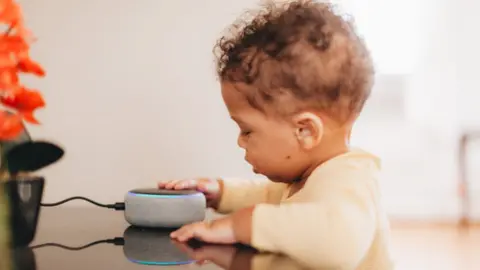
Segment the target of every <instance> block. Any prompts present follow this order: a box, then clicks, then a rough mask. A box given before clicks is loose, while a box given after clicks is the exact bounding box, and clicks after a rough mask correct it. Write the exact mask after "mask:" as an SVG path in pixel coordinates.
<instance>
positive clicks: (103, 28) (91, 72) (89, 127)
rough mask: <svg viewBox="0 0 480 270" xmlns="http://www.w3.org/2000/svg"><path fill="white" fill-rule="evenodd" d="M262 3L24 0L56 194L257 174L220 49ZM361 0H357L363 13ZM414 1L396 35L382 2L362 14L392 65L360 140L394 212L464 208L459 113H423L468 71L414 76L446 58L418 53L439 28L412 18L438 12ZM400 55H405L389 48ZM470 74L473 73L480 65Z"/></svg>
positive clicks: (39, 131) (444, 212) (412, 214)
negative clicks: (246, 152) (451, 118)
mask: <svg viewBox="0 0 480 270" xmlns="http://www.w3.org/2000/svg"><path fill="white" fill-rule="evenodd" d="M392 1H393V0H391V1H390V4H391V3H394V2H392ZM350 2H352V1H350ZM374 2H375V1H373V0H371V3H374ZM464 2H466V0H465V1H464ZM254 3H257V1H254V0H248V1H225V0H204V1H194V0H190V1H158V0H141V1H119V0H102V1H93V0H89V1H79V0H75V1H74V0H70V1H58V0H43V1H23V6H24V9H25V14H26V18H27V21H28V23H29V25H30V26H31V28H32V30H33V31H34V33H35V34H36V36H37V37H38V42H37V43H36V44H35V45H34V47H33V55H34V56H35V57H36V58H37V59H38V60H39V61H40V62H41V63H43V64H44V65H45V67H46V68H47V71H48V77H47V78H45V79H43V80H37V79H32V80H29V82H31V83H32V84H33V85H34V86H35V87H38V88H39V89H40V90H42V91H43V92H44V93H45V96H46V100H47V102H48V107H47V108H46V109H45V110H43V111H42V112H41V113H39V118H40V119H41V120H42V121H43V125H42V126H39V127H36V126H32V127H31V131H32V133H33V135H34V136H35V137H37V138H46V139H52V140H54V141H57V142H58V143H60V144H61V145H64V146H65V148H66V150H67V153H66V156H65V158H64V159H63V160H62V161H61V162H60V163H58V164H57V165H55V166H53V167H51V168H48V169H46V170H45V171H44V172H43V173H44V174H45V175H46V176H47V178H48V185H47V189H46V194H45V201H56V200H60V199H63V198H65V197H67V196H73V195H84V196H89V197H91V198H94V199H97V200H100V201H103V202H112V201H118V200H121V199H122V197H123V195H124V193H125V192H126V191H127V190H129V189H131V188H136V187H142V186H152V185H154V184H155V182H156V181H157V180H159V179H165V178H178V177H190V176H203V175H208V176H217V175H229V176H230V175H233V176H244V177H257V176H254V175H253V174H252V173H251V172H250V168H249V166H248V165H247V164H245V162H244V161H243V153H242V152H241V150H240V149H238V148H237V146H236V133H237V128H236V127H235V125H234V124H233V123H232V122H231V121H230V120H229V117H228V115H227V113H226V110H225V108H224V105H223V103H222V100H221V97H220V93H219V87H218V84H217V82H216V81H215V77H214V70H213V65H212V63H213V62H212V54H211V50H212V45H213V44H214V42H215V40H216V38H217V37H218V36H219V35H220V32H221V31H222V30H223V28H224V27H225V26H226V25H227V24H228V23H230V22H231V21H232V20H233V19H234V18H235V17H236V16H237V15H238V14H240V13H241V12H242V11H243V10H244V9H245V8H247V7H250V6H252V4H254ZM352 3H354V2H352ZM375 3H376V5H377V7H382V6H383V8H387V7H390V9H388V10H390V13H388V14H390V15H394V14H396V12H395V11H399V10H403V11H404V12H407V11H409V9H408V8H405V7H407V5H410V4H411V3H410V4H409V2H408V1H407V2H404V5H403V6H402V5H400V6H399V5H393V6H394V7H395V6H396V7H397V8H396V9H392V8H391V7H392V5H390V6H389V5H386V4H385V2H378V1H376V2H375ZM382 3H383V4H382ZM397 3H398V2H397ZM422 3H423V5H419V7H420V6H426V4H425V3H426V2H425V1H422ZM440 6H441V5H440ZM350 7H353V9H355V5H351V6H350ZM362 7H364V6H357V7H356V8H357V11H358V12H360V11H361V9H360V8H362ZM400 7H403V9H399V8H400ZM416 11H417V13H415V14H416V15H415V16H413V15H411V16H413V17H415V18H424V20H425V22H424V24H415V23H413V22H412V20H411V21H410V22H411V23H410V24H409V25H408V26H404V27H403V28H402V25H401V24H398V20H393V19H391V20H389V22H388V24H390V25H391V26H392V27H391V28H386V29H390V32H389V33H390V34H389V35H388V37H389V38H383V36H382V34H381V32H380V34H378V35H377V36H375V35H374V34H372V33H376V32H375V31H380V30H379V28H378V27H377V26H378V23H375V22H368V21H365V18H368V16H372V17H375V18H380V19H381V18H385V16H384V17H382V16H380V15H381V14H384V15H385V14H386V13H385V12H383V13H382V12H381V11H378V10H375V9H370V10H367V11H365V10H364V11H363V13H362V14H363V15H362V16H363V17H362V18H363V19H362V20H363V25H364V28H363V29H365V31H364V32H365V35H366V36H367V38H370V43H372V44H373V45H372V47H374V48H377V50H382V51H381V52H379V53H377V54H376V55H377V63H379V65H380V66H381V67H382V69H381V70H380V74H379V83H378V84H377V86H376V91H375V94H374V96H373V98H372V100H371V102H370V103H369V107H368V109H367V111H366V112H365V115H364V116H363V117H362V119H361V121H360V122H359V123H358V125H357V128H356V130H355V133H354V136H355V137H354V140H353V141H354V142H357V143H358V144H360V145H361V146H364V147H366V148H367V149H371V150H372V151H374V152H375V153H378V154H379V155H380V156H381V157H382V158H383V159H384V168H385V177H384V180H383V186H384V190H385V195H384V197H385V201H386V205H387V208H388V210H389V212H390V213H391V214H392V215H393V216H397V217H405V218H454V217H455V216H456V215H457V213H458V207H457V198H456V190H455V180H456V167H455V165H454V158H455V156H454V151H455V148H454V147H455V137H454V136H455V134H454V132H453V133H452V132H446V131H448V129H449V126H448V125H447V127H445V126H442V125H440V127H439V126H436V125H433V126H431V125H428V123H430V122H431V120H432V117H433V116H435V114H432V113H425V112H424V109H423V108H424V107H423V106H422V104H424V102H423V101H424V100H426V99H429V98H431V92H428V91H423V90H426V89H431V88H432V86H434V88H438V87H439V86H440V87H441V88H442V86H443V88H442V89H443V91H442V92H441V93H442V96H443V97H445V95H446V94H449V93H452V92H453V90H451V89H450V86H449V85H451V84H452V81H453V82H458V81H455V80H456V79H457V78H454V77H448V78H447V79H448V80H447V81H446V82H444V81H442V80H438V79H442V78H441V77H440V78H439V77H438V76H436V74H435V73H434V72H432V73H422V72H420V71H418V70H416V71H415V72H414V74H405V73H408V70H411V68H412V67H414V66H415V67H416V66H417V64H418V66H422V67H426V68H427V69H430V68H431V67H433V66H438V63H437V62H435V61H434V60H435V59H437V57H438V55H441V54H442V53H444V51H442V50H438V51H436V54H433V55H427V54H424V52H423V51H421V49H422V48H423V47H422V46H424V45H425V44H429V43H428V42H429V41H430V38H427V37H425V39H422V38H420V37H424V35H422V33H421V32H412V31H411V30H412V29H417V28H418V29H424V28H425V29H429V28H428V27H429V26H431V25H433V24H429V23H428V21H430V22H433V20H434V18H435V16H433V15H432V16H426V15H425V14H422V12H420V11H419V10H418V9H417V10H416ZM397 13H398V12H397ZM359 14H360V13H359ZM375 14H376V16H373V15H375ZM367 15H368V16H367ZM418 15H422V16H418ZM390 18H391V17H390ZM426 18H428V20H427V19H426ZM394 23H397V24H395V25H393V24H394ZM386 24H387V23H386ZM405 27H406V28H405ZM375 29H377V30H375ZM398 31H403V32H402V33H401V34H399V33H398ZM425 31H426V30H425ZM440 32H441V31H440ZM395 33H397V34H395ZM406 33H411V36H405V35H406ZM435 33H438V32H435ZM448 33H450V32H448ZM465 33H468V31H466V32H465ZM385 34H388V33H385ZM380 37H382V38H380ZM415 37H416V38H418V40H416V39H415ZM433 39H434V38H433ZM384 40H388V41H390V42H385V43H382V41H384ZM392 40H397V41H400V42H401V41H405V42H410V43H409V44H410V46H409V47H408V46H407V47H408V48H409V49H408V52H409V53H405V51H403V53H404V55H403V56H402V55H399V54H398V53H397V52H398V50H397V49H398V48H396V47H394V46H393V45H394V43H395V42H392ZM397 43H398V42H397ZM392 44H393V45H392ZM437 45H438V44H436V43H434V44H433V45H432V46H437ZM392 46H393V47H392ZM389 49H390V50H392V52H390V51H389ZM421 53H422V54H421ZM412 54H414V55H420V56H422V58H419V57H411V55H412ZM379 55H380V56H379ZM382 55H383V58H381V57H382ZM391 55H395V56H396V57H390V58H388V57H387V56H391ZM408 56H410V58H409V57H408ZM423 56H425V58H423ZM379 57H380V60H378V59H379ZM385 57H387V58H385ZM385 59H388V60H385ZM432 59H433V60H432ZM401 60H403V61H401ZM417 60H418V61H419V63H417V62H416V61H417ZM462 60H463V61H468V60H466V58H462ZM449 61H451V60H450V59H448V58H443V62H440V65H445V66H446V67H447V68H448V67H449ZM395 62H398V64H394V63H395ZM400 62H401V63H400ZM472 65H473V64H472ZM442 71H443V73H441V74H442V76H443V75H445V74H448V69H443V70H442ZM392 74H393V75H392ZM469 74H471V80H470V81H472V82H474V81H475V77H474V75H475V74H474V73H469ZM424 76H425V77H424ZM422 78H423V79H422ZM432 82H436V84H433V83H432ZM448 83H450V84H448ZM467 86H468V85H467ZM463 88H464V89H470V88H473V89H474V88H475V87H463ZM412 89H415V90H412ZM472 92H474V90H471V91H470V92H469V91H467V90H464V92H462V93H463V94H462V96H461V97H460V98H459V100H468V101H469V102H470V101H471V100H472V99H470V98H469V94H470V93H472ZM443 100H444V101H445V100H447V101H448V99H443ZM436 102H437V101H432V102H430V103H433V104H437V103H436ZM439 102H440V101H439ZM439 104H445V103H439ZM470 104H472V103H471V102H470ZM473 104H474V103H473ZM442 106H443V105H442ZM460 107H462V106H460ZM435 108H437V109H438V108H439V106H437V107H435ZM469 108H470V109H471V108H472V107H471V106H470V107H469ZM440 109H442V107H440ZM435 110H436V109H435ZM435 110H430V112H432V111H435ZM465 114H466V115H469V114H470V113H468V114H467V113H465ZM447 115H449V114H447ZM422 116H424V117H422ZM471 119H472V121H475V119H477V118H475V117H473V118H471ZM438 135H441V136H438ZM479 208H480V207H479Z"/></svg>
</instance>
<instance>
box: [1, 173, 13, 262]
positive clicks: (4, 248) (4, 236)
mask: <svg viewBox="0 0 480 270" xmlns="http://www.w3.org/2000/svg"><path fill="white" fill-rule="evenodd" d="M4 187H5V186H4V185H3V184H2V182H0V269H12V268H11V255H10V247H9V246H10V234H9V231H10V228H9V226H10V222H8V219H9V212H8V209H9V207H8V198H7V196H6V192H5V191H4Z"/></svg>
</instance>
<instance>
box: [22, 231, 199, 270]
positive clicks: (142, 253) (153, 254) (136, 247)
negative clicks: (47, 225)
mask: <svg viewBox="0 0 480 270" xmlns="http://www.w3.org/2000/svg"><path fill="white" fill-rule="evenodd" d="M171 232H172V230H168V229H146V228H139V227H133V226H130V227H128V228H127V229H125V231H124V232H123V238H121V237H117V238H112V239H104V240H97V241H94V242H91V243H88V244H86V245H83V246H80V247H68V246H64V245H62V244H58V243H45V244H41V245H36V246H32V247H31V249H37V248H42V247H58V248H63V249H67V250H71V251H81V250H83V249H86V248H89V247H92V246H94V245H99V244H114V245H116V246H122V245H123V254H124V255H125V257H126V258H127V259H128V260H129V261H131V262H133V263H137V264H142V265H181V264H189V263H192V262H195V261H194V260H192V259H191V258H190V257H189V256H188V255H187V254H186V253H185V252H184V251H182V250H180V249H179V248H178V247H177V246H176V245H175V244H174V243H173V242H172V239H171V238H170V233H171ZM190 246H191V247H192V248H198V247H199V246H200V242H196V241H191V242H190ZM29 250H30V249H29ZM30 251H31V250H30ZM32 254H33V253H32ZM33 265H35V262H33ZM23 269H24V268H19V269H18V270H23ZM25 269H35V267H33V268H25Z"/></svg>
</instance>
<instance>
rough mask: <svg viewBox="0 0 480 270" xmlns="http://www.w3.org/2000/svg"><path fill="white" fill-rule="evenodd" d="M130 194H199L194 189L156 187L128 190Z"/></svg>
mask: <svg viewBox="0 0 480 270" xmlns="http://www.w3.org/2000/svg"><path fill="white" fill-rule="evenodd" d="M129 193H130V194H133V195H152V196H155V195H159V196H165V195H167V196H188V195H196V194H201V193H200V192H198V191H196V190H170V189H158V188H138V189H133V190H130V192H129Z"/></svg>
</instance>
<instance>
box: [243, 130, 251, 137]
mask: <svg viewBox="0 0 480 270" xmlns="http://www.w3.org/2000/svg"><path fill="white" fill-rule="evenodd" d="M250 133H251V131H242V132H241V134H242V136H248V135H250Z"/></svg>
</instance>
